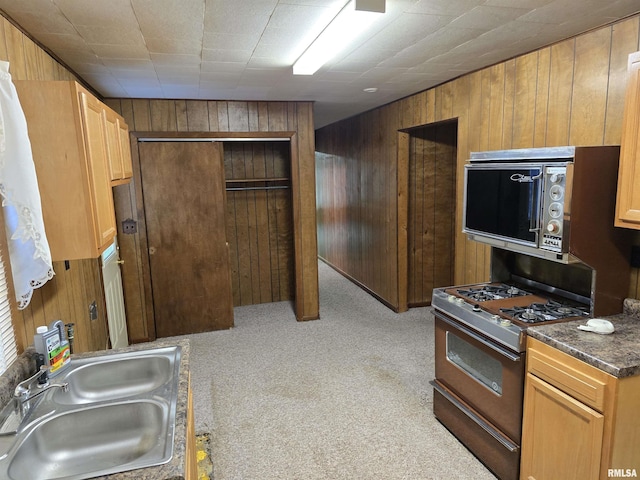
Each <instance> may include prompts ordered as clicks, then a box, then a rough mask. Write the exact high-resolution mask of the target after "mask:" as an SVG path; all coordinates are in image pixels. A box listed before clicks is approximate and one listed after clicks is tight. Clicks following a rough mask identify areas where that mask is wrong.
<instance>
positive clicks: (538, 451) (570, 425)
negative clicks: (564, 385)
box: [520, 374, 604, 480]
mask: <svg viewBox="0 0 640 480" xmlns="http://www.w3.org/2000/svg"><path fill="white" fill-rule="evenodd" d="M603 430H604V417H603V416H602V415H601V414H600V413H598V412H596V411H595V410H593V409H591V408H589V407H587V406H586V405H584V404H582V403H580V402H578V401H577V400H575V399H574V398H572V397H570V396H569V395H567V394H565V393H564V392H562V391H561V390H558V389H557V388H555V387H553V386H552V385H550V384H548V383H547V382H544V381H542V380H540V379H539V378H538V377H535V376H534V375H531V374H527V384H526V388H525V399H524V419H523V425H522V463H521V467H520V478H521V480H553V479H558V478H562V479H563V480H571V479H575V480H591V479H592V480H597V479H598V478H599V477H598V475H599V472H600V459H601V450H602V438H603Z"/></svg>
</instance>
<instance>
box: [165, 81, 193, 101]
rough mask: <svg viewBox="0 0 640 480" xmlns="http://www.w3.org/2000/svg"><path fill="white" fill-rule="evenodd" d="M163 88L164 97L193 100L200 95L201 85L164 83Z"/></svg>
mask: <svg viewBox="0 0 640 480" xmlns="http://www.w3.org/2000/svg"><path fill="white" fill-rule="evenodd" d="M161 88H162V96H163V98H175V99H182V100H191V99H196V98H199V95H200V86H199V85H182V84H171V83H164V84H163V85H162V87H161Z"/></svg>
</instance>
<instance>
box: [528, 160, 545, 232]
mask: <svg viewBox="0 0 640 480" xmlns="http://www.w3.org/2000/svg"><path fill="white" fill-rule="evenodd" d="M541 178H542V172H540V173H539V174H538V175H536V176H535V177H531V180H533V184H534V189H533V192H534V196H535V198H534V199H533V201H532V202H531V206H530V207H529V231H530V232H532V233H535V234H536V244H537V243H538V236H539V235H540V197H541V195H540V187H539V185H540V184H539V182H540V179H541Z"/></svg>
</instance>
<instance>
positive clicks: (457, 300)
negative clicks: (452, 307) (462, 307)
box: [456, 298, 464, 303]
mask: <svg viewBox="0 0 640 480" xmlns="http://www.w3.org/2000/svg"><path fill="white" fill-rule="evenodd" d="M456 302H458V303H464V298H456Z"/></svg>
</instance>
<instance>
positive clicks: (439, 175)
mask: <svg viewBox="0 0 640 480" xmlns="http://www.w3.org/2000/svg"><path fill="white" fill-rule="evenodd" d="M407 133H408V134H409V140H408V141H409V146H408V153H409V159H408V160H409V162H408V168H409V174H408V177H409V188H408V218H407V243H408V245H407V247H408V248H407V252H408V261H407V262H408V264H407V273H408V281H407V290H408V291H407V305H408V306H409V307H419V306H425V305H430V304H431V295H432V291H433V289H434V288H435V287H442V286H447V285H451V284H452V283H453V273H454V250H455V242H454V239H455V211H456V162H457V151H458V148H457V144H458V121H457V120H453V121H446V122H439V123H434V124H429V125H424V126H421V127H418V128H412V129H409V130H407Z"/></svg>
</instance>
